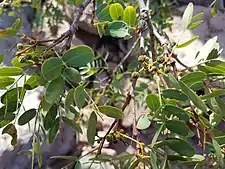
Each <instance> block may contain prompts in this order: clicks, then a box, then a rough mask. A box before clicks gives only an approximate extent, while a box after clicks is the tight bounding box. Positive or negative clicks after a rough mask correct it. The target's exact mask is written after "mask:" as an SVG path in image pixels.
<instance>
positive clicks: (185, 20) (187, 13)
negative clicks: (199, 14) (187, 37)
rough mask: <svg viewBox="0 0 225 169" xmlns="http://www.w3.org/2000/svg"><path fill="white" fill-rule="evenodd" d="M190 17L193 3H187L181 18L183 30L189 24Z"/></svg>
mask: <svg viewBox="0 0 225 169" xmlns="http://www.w3.org/2000/svg"><path fill="white" fill-rule="evenodd" d="M192 16H193V3H189V4H188V6H187V7H186V9H185V11H184V14H183V17H182V27H183V30H186V29H187V27H188V25H189V24H190V23H191V19H192Z"/></svg>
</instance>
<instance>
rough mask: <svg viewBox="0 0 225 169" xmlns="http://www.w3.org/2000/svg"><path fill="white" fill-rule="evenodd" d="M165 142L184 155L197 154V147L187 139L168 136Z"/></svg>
mask: <svg viewBox="0 0 225 169" xmlns="http://www.w3.org/2000/svg"><path fill="white" fill-rule="evenodd" d="M164 142H165V144H166V145H167V146H168V147H169V148H171V149H172V150H173V151H175V152H177V153H179V154H180V155H182V156H187V157H192V156H193V155H195V149H194V148H193V147H192V146H191V145H190V144H188V142H186V141H185V140H182V139H179V138H168V139H166V140H165V141H164Z"/></svg>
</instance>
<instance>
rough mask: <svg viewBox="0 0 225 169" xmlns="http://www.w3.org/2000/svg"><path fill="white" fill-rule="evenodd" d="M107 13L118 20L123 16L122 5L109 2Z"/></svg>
mask: <svg viewBox="0 0 225 169" xmlns="http://www.w3.org/2000/svg"><path fill="white" fill-rule="evenodd" d="M109 13H110V16H111V18H112V19H113V20H118V19H120V18H122V16H123V6H122V5H120V4H119V3H114V4H111V5H110V7H109Z"/></svg>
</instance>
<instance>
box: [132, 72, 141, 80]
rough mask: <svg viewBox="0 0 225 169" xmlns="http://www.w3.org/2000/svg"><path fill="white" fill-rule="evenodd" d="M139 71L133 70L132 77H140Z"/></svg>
mask: <svg viewBox="0 0 225 169" xmlns="http://www.w3.org/2000/svg"><path fill="white" fill-rule="evenodd" d="M139 76H140V75H139V73H138V72H133V73H132V74H131V78H132V79H137V78H139Z"/></svg>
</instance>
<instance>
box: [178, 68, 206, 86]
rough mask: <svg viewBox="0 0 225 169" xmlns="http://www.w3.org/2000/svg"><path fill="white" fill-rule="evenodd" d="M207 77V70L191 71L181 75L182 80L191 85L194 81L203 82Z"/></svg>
mask: <svg viewBox="0 0 225 169" xmlns="http://www.w3.org/2000/svg"><path fill="white" fill-rule="evenodd" d="M206 77H207V74H206V73H205V72H200V71H197V72H190V73H188V74H186V75H184V76H182V77H181V79H180V81H182V82H183V83H185V84H186V85H188V86H190V85H192V84H194V83H197V82H201V81H203V80H204V79H205V78H206Z"/></svg>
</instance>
